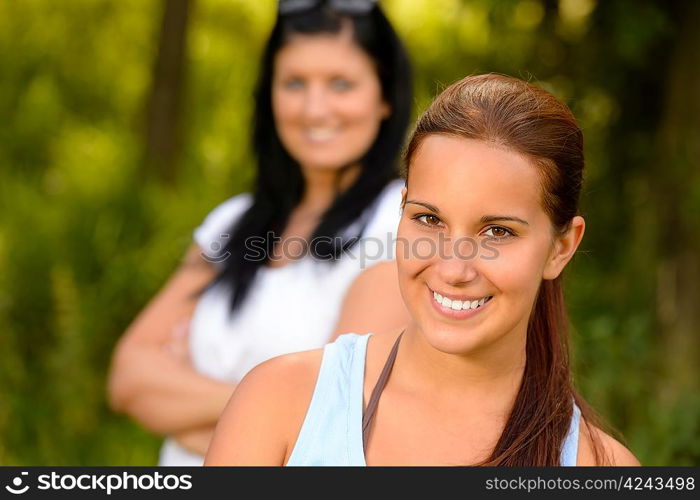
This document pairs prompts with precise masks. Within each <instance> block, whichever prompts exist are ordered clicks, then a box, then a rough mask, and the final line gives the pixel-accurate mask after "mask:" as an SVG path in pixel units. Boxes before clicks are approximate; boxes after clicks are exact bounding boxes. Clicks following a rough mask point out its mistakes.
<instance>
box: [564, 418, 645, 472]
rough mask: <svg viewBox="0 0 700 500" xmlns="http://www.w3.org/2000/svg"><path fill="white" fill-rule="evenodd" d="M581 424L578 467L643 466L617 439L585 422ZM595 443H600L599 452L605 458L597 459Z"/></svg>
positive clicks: (599, 457)
mask: <svg viewBox="0 0 700 500" xmlns="http://www.w3.org/2000/svg"><path fill="white" fill-rule="evenodd" d="M581 424H582V425H581V427H580V431H579V450H578V459H577V465H582V466H598V465H611V466H622V467H630V466H639V465H641V464H640V463H639V460H637V458H636V457H635V456H634V455H633V454H632V452H631V451H630V450H629V449H627V447H625V445H623V444H622V443H620V442H619V441H618V440H617V439H615V438H614V437H612V436H611V435H609V434H607V433H605V432H603V431H602V430H601V429H599V428H598V427H595V426H593V425H586V424H585V422H584V421H581ZM595 442H597V443H599V451H601V452H602V455H603V456H598V457H596V452H595V445H594V443H595ZM599 455H600V454H599Z"/></svg>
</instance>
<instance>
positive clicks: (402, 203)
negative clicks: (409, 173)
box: [401, 187, 408, 210]
mask: <svg viewBox="0 0 700 500" xmlns="http://www.w3.org/2000/svg"><path fill="white" fill-rule="evenodd" d="M406 193H408V189H407V188H405V187H404V188H403V189H402V190H401V210H403V207H405V206H406Z"/></svg>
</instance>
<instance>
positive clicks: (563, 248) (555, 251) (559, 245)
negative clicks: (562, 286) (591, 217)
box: [542, 215, 586, 280]
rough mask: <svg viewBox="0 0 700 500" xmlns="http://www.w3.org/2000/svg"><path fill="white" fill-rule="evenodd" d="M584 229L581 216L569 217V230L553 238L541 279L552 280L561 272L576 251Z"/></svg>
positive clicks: (583, 221)
mask: <svg viewBox="0 0 700 500" xmlns="http://www.w3.org/2000/svg"><path fill="white" fill-rule="evenodd" d="M585 230H586V221H585V220H584V219H583V217H581V216H579V215H577V216H576V217H574V218H573V219H571V225H570V226H569V230H568V231H567V232H566V233H564V234H563V235H561V236H557V237H556V238H555V240H554V245H552V250H551V252H550V254H549V258H548V259H547V263H546V264H545V267H544V272H543V273H542V279H546V280H553V279H555V278H556V277H557V276H559V275H560V274H561V272H562V270H563V269H564V267H565V266H566V264H567V263H568V262H569V261H570V260H571V257H573V256H574V253H576V249H577V248H578V246H579V243H581V239H582V238H583V233H584V232H585Z"/></svg>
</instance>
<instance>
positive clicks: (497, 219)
mask: <svg viewBox="0 0 700 500" xmlns="http://www.w3.org/2000/svg"><path fill="white" fill-rule="evenodd" d="M501 221H510V222H519V223H521V224H524V225H526V226H529V225H530V224H529V223H528V222H527V221H526V220H523V219H521V218H520V217H515V216H513V215H484V216H483V217H482V218H481V221H480V222H481V223H482V224H486V223H488V222H501Z"/></svg>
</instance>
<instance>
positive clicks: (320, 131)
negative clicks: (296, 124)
mask: <svg viewBox="0 0 700 500" xmlns="http://www.w3.org/2000/svg"><path fill="white" fill-rule="evenodd" d="M306 134H307V135H308V136H309V138H310V139H312V140H314V141H327V140H328V139H331V138H332V137H333V136H335V134H336V131H335V129H329V128H309V129H306Z"/></svg>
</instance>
